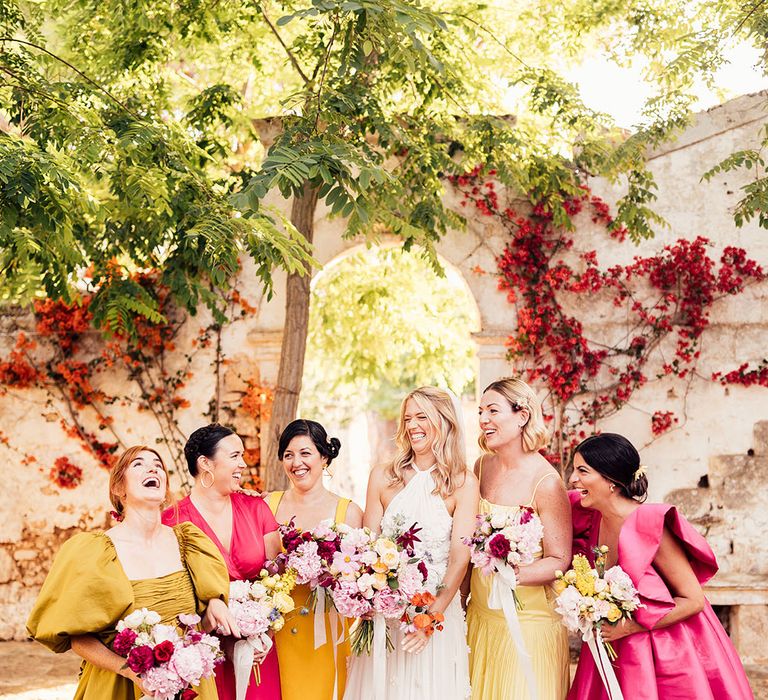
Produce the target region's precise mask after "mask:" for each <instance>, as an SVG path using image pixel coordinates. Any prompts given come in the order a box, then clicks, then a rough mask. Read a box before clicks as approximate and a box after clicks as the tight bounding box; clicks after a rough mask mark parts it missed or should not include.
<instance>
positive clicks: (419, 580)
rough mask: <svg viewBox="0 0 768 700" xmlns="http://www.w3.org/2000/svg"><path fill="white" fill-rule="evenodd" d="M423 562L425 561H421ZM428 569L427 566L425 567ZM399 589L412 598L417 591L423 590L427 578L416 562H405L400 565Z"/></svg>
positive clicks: (398, 575)
mask: <svg viewBox="0 0 768 700" xmlns="http://www.w3.org/2000/svg"><path fill="white" fill-rule="evenodd" d="M420 563H423V562H420ZM425 569H426V567H425ZM397 580H398V583H399V590H400V592H401V593H402V594H403V596H405V597H406V598H412V597H413V595H414V594H415V593H418V592H419V591H421V589H422V588H423V586H424V580H425V578H424V577H423V576H422V572H421V570H420V568H419V567H418V566H416V565H415V564H405V565H403V566H401V567H400V571H399V572H398V574H397Z"/></svg>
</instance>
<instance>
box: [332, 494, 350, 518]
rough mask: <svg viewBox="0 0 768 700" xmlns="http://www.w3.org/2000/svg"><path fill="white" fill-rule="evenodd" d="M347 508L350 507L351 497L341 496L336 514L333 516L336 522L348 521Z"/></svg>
mask: <svg viewBox="0 0 768 700" xmlns="http://www.w3.org/2000/svg"><path fill="white" fill-rule="evenodd" d="M347 508H349V499H348V498H340V499H339V502H338V503H337V504H336V515H334V516H333V521H334V522H335V523H337V524H338V523H344V522H346V521H347Z"/></svg>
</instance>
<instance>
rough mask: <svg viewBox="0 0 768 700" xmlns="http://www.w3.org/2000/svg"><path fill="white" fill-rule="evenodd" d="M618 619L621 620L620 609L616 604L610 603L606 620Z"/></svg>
mask: <svg viewBox="0 0 768 700" xmlns="http://www.w3.org/2000/svg"><path fill="white" fill-rule="evenodd" d="M619 620H621V610H620V609H619V606H618V605H616V604H614V603H611V607H610V608H609V609H608V621H609V622H618V621H619Z"/></svg>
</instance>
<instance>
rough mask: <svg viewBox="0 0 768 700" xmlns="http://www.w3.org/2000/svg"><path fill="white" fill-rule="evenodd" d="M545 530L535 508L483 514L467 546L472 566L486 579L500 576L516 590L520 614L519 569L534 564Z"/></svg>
mask: <svg viewBox="0 0 768 700" xmlns="http://www.w3.org/2000/svg"><path fill="white" fill-rule="evenodd" d="M543 536H544V526H543V525H542V523H541V519H540V518H539V516H538V515H536V513H535V512H534V510H533V508H528V507H527V506H521V507H520V508H518V509H517V510H516V511H511V512H504V511H501V510H495V511H493V512H491V513H480V514H479V515H478V516H477V525H476V526H475V531H474V533H472V536H471V537H466V538H464V544H466V545H467V546H468V547H469V548H470V549H471V555H470V559H471V561H472V564H473V565H474V566H476V567H477V568H478V569H480V570H481V571H482V572H483V573H484V574H485V575H486V576H487V575H489V574H491V573H496V574H499V575H500V576H501V577H502V578H503V579H504V580H505V581H506V582H507V583H508V584H509V586H510V587H511V588H512V595H513V596H514V599H515V605H516V607H517V609H518V610H520V609H521V605H520V601H519V600H518V598H517V595H516V594H515V591H514V589H515V587H516V586H517V577H516V576H515V570H514V569H515V567H517V566H520V565H522V564H530V563H531V562H532V561H533V560H534V557H535V555H536V553H537V552H538V551H539V550H540V549H541V538H542V537H543Z"/></svg>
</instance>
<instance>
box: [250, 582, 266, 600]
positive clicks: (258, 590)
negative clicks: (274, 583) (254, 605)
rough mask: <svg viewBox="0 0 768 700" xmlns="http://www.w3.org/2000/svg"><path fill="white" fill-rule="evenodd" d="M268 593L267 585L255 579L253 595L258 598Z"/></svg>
mask: <svg viewBox="0 0 768 700" xmlns="http://www.w3.org/2000/svg"><path fill="white" fill-rule="evenodd" d="M266 595H267V587H266V586H265V585H264V584H263V583H261V582H260V581H254V582H253V583H252V584H251V596H252V597H253V598H256V599H257V600H258V599H260V598H264V597H265V596H266Z"/></svg>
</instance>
